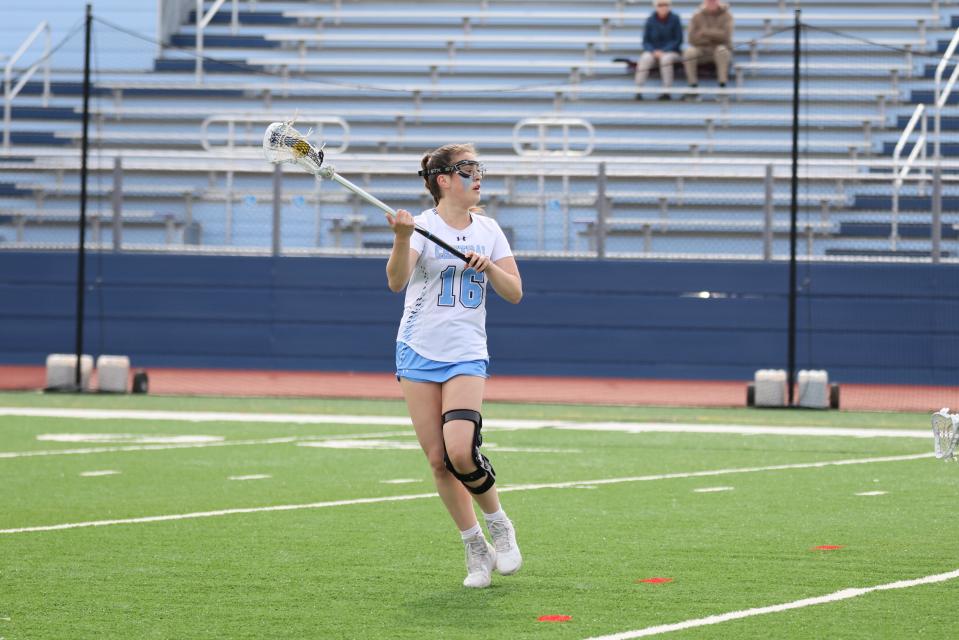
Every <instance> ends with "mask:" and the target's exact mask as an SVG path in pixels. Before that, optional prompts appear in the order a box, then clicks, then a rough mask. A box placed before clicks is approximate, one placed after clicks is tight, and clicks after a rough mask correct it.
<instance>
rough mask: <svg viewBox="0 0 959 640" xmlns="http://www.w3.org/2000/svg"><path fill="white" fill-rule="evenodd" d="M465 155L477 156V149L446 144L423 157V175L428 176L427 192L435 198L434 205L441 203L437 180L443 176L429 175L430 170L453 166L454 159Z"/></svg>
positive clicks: (465, 145) (469, 145)
mask: <svg viewBox="0 0 959 640" xmlns="http://www.w3.org/2000/svg"><path fill="white" fill-rule="evenodd" d="M463 153H472V154H474V155H475V154H476V148H475V147H474V146H473V145H472V144H469V143H462V144H445V145H443V146H442V147H439V148H438V149H434V150H432V151H427V152H426V154H425V155H424V156H423V160H422V162H421V163H420V164H421V165H422V169H423V173H424V174H426V175H424V176H423V180H425V181H426V190H427V191H429V192H430V195H431V196H433V203H434V204H439V203H440V195H441V193H440V186H439V184H437V181H436V179H437V178H438V177H439V176H440V175H442V174H439V173H434V174H433V175H429V173H428V172H429V170H430V169H436V168H437V167H448V166H450V165H451V164H453V158H455V157H456V156H458V155H460V154H463Z"/></svg>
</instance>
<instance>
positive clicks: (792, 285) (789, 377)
mask: <svg viewBox="0 0 959 640" xmlns="http://www.w3.org/2000/svg"><path fill="white" fill-rule="evenodd" d="M801 14H802V10H801V9H796V22H795V26H794V27H793V123H792V134H793V139H792V179H791V184H790V187H791V194H790V202H789V345H788V355H787V359H788V363H787V367H786V388H787V393H788V394H789V406H790V407H791V406H793V395H794V389H793V387H794V386H795V385H794V383H795V373H796V236H797V230H796V227H797V220H798V218H799V33H800V31H799V29H800V22H799V21H800V16H801Z"/></svg>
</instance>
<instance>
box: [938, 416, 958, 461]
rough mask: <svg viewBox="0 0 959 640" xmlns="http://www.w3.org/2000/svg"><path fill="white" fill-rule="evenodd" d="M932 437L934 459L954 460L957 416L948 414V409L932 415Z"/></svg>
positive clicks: (956, 442)
mask: <svg viewBox="0 0 959 640" xmlns="http://www.w3.org/2000/svg"><path fill="white" fill-rule="evenodd" d="M932 435H933V437H934V438H935V439H936V457H937V458H939V459H940V460H941V459H946V460H955V459H956V445H957V444H959V415H957V414H952V413H949V409H940V410H939V411H937V412H936V413H934V414H932Z"/></svg>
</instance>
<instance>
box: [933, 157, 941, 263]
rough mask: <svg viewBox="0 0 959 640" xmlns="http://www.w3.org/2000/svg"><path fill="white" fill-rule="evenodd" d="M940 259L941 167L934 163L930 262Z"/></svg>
mask: <svg viewBox="0 0 959 640" xmlns="http://www.w3.org/2000/svg"><path fill="white" fill-rule="evenodd" d="M941 258H942V165H941V164H940V163H939V162H936V166H935V167H934V168H933V170H932V262H933V264H939V260H940V259H941Z"/></svg>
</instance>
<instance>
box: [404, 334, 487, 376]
mask: <svg viewBox="0 0 959 640" xmlns="http://www.w3.org/2000/svg"><path fill="white" fill-rule="evenodd" d="M488 366H489V360H467V361H465V362H438V361H436V360H430V359H429V358H424V357H423V356H421V355H420V354H418V353H416V352H415V351H413V349H411V348H410V347H409V345H407V344H406V343H405V342H399V341H397V343H396V379H397V380H399V379H400V378H406V379H407V380H413V381H414V382H446V381H447V380H449V379H450V378H453V377H456V376H479V377H480V378H488V377H489V374H487V373H486V368H487V367H488Z"/></svg>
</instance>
